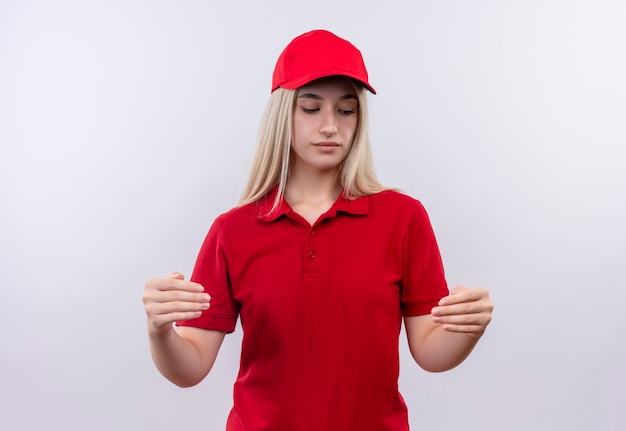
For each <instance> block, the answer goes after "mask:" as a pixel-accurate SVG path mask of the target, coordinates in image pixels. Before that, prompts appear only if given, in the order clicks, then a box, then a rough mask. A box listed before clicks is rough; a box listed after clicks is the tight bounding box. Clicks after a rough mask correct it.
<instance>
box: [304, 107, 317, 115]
mask: <svg viewBox="0 0 626 431" xmlns="http://www.w3.org/2000/svg"><path fill="white" fill-rule="evenodd" d="M300 108H301V109H302V110H303V111H304V112H306V113H307V114H314V113H316V112H317V111H319V110H320V108H306V107H304V106H301V107H300Z"/></svg>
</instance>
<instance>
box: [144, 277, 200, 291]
mask: <svg viewBox="0 0 626 431" xmlns="http://www.w3.org/2000/svg"><path fill="white" fill-rule="evenodd" d="M146 289H148V290H149V289H154V290H184V291H187V292H203V291H204V287H202V285H201V284H198V283H195V282H193V281H185V280H181V279H178V278H169V277H168V278H155V279H152V280H148V281H147V282H146Z"/></svg>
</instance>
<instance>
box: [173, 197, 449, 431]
mask: <svg viewBox="0 0 626 431" xmlns="http://www.w3.org/2000/svg"><path fill="white" fill-rule="evenodd" d="M273 197H274V195H270V196H269V197H268V198H266V199H264V200H262V201H260V202H258V203H256V204H249V205H245V206H243V207H239V208H235V209H233V210H231V211H230V212H228V213H226V214H223V215H221V216H219V217H218V218H217V219H216V220H215V222H214V224H213V226H212V227H211V229H210V231H209V233H208V235H207V237H206V239H205V241H204V244H203V245H202V249H201V250H200V254H199V256H198V260H197V262H196V266H195V268H194V271H193V275H192V280H193V281H196V282H198V283H200V284H202V285H203V286H204V288H205V289H206V291H207V292H208V293H209V294H210V295H211V298H212V299H211V308H210V309H209V310H207V311H206V312H204V313H203V315H202V316H201V317H199V318H198V319H193V320H190V321H185V322H179V325H187V326H195V327H198V328H204V329H215V330H221V331H226V332H232V331H233V330H234V328H235V323H236V320H237V317H238V316H240V317H241V325H242V328H243V344H242V352H241V364H240V370H239V375H238V377H237V381H236V382H235V386H234V406H233V409H232V411H231V414H230V416H229V418H228V425H227V430H228V431H244V430H245V431H261V430H271V431H281V430H285V431H332V430H338V431H352V430H359V431H370V430H371V431H383V430H384V431H400V430H403V431H405V430H408V429H409V425H408V415H407V409H406V405H405V403H404V401H403V399H402V397H401V395H400V394H399V392H398V374H399V353H398V339H399V333H400V326H401V321H402V315H405V316H413V315H421V314H428V313H430V310H431V308H432V307H433V306H435V305H436V304H437V302H438V301H439V299H441V298H442V297H444V296H446V295H447V294H448V289H447V286H446V281H445V278H444V273H443V267H442V264H441V258H440V255H439V250H438V248H437V244H436V242H435V237H434V234H433V231H432V228H431V225H430V222H429V220H428V216H427V214H426V212H425V210H424V208H423V207H422V205H421V204H420V203H419V202H418V201H416V200H415V199H413V198H411V197H408V196H406V195H403V194H400V193H397V192H394V191H385V192H382V193H378V194H374V195H371V196H365V197H361V198H358V199H355V200H346V199H344V198H343V197H340V198H339V199H338V200H337V201H336V202H335V204H334V205H333V206H332V207H331V208H330V209H329V210H328V211H327V212H326V213H325V214H323V215H322V216H321V217H320V218H319V220H317V221H316V222H315V224H313V226H311V225H309V223H308V222H307V221H306V220H305V219H304V218H302V217H301V216H300V215H298V214H297V213H296V212H294V211H293V209H292V208H291V207H290V206H289V205H288V204H287V203H286V202H284V201H283V202H282V204H281V206H280V207H279V208H278V211H276V212H274V213H272V214H268V212H269V211H270V209H271V206H272V203H273Z"/></svg>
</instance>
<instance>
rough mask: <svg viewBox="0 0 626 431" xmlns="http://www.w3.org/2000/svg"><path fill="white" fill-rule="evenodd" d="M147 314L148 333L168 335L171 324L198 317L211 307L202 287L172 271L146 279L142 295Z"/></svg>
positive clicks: (207, 295)
mask: <svg viewBox="0 0 626 431" xmlns="http://www.w3.org/2000/svg"><path fill="white" fill-rule="evenodd" d="M142 300H143V304H144V308H145V310H146V315H147V316H148V333H149V334H150V335H151V336H152V335H157V336H158V335H169V334H170V333H171V331H172V323H174V322H177V321H179V320H189V319H195V318H197V317H200V315H201V314H202V311H203V310H207V309H208V308H209V306H210V303H209V302H210V300H211V297H210V296H209V294H208V293H204V288H203V287H202V286H201V285H200V284H198V283H193V282H191V281H185V276H184V275H182V274H180V273H178V272H172V273H171V274H170V275H169V276H168V277H167V278H155V279H151V280H148V281H147V282H146V287H145V290H144V293H143V296H142Z"/></svg>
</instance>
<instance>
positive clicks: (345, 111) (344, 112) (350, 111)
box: [339, 109, 356, 115]
mask: <svg viewBox="0 0 626 431" xmlns="http://www.w3.org/2000/svg"><path fill="white" fill-rule="evenodd" d="M355 112H356V110H355V109H340V110H339V113H340V114H341V115H352V114H354V113H355Z"/></svg>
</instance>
